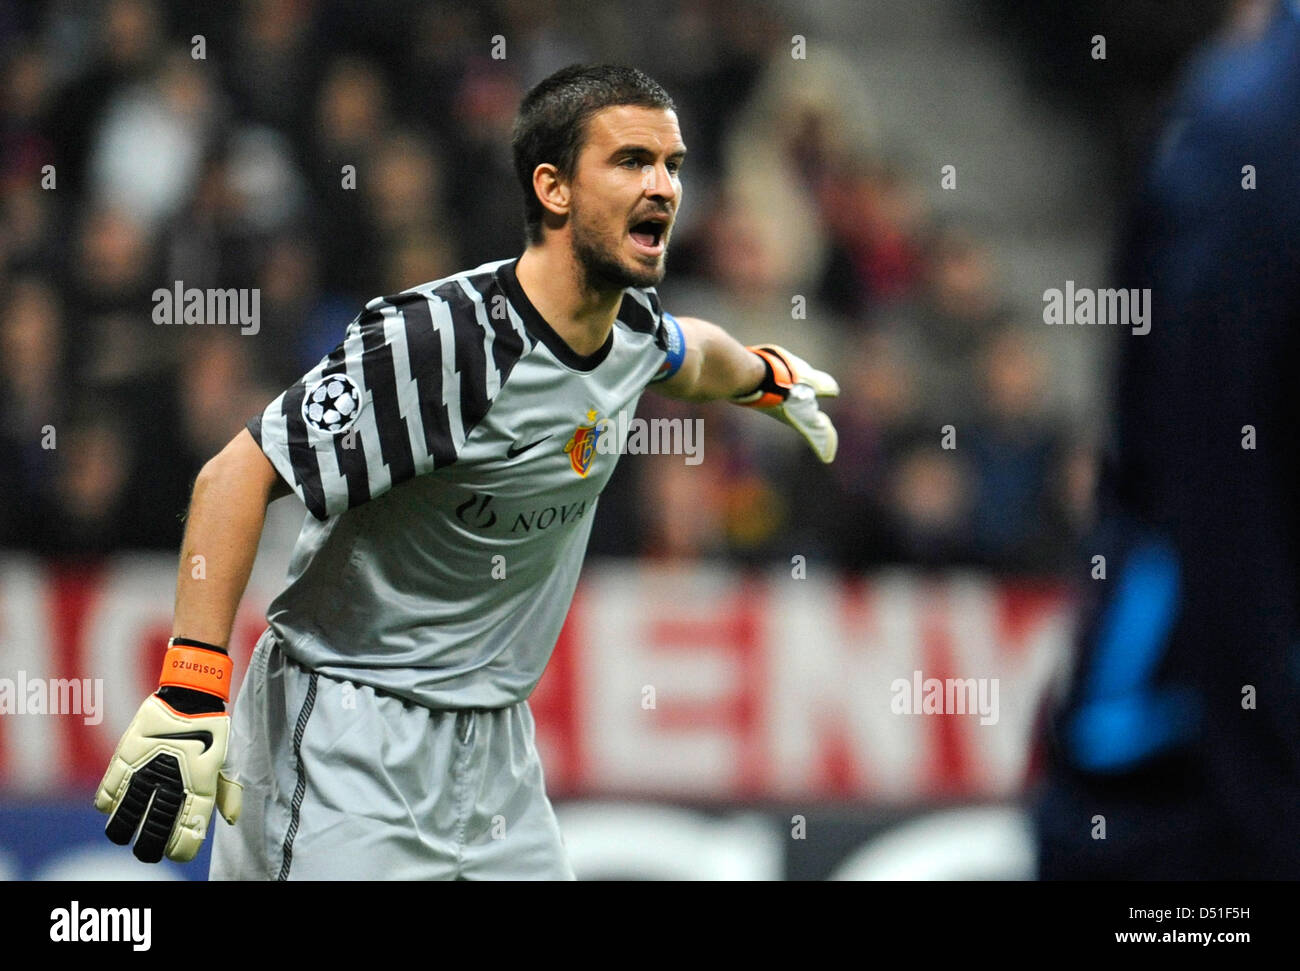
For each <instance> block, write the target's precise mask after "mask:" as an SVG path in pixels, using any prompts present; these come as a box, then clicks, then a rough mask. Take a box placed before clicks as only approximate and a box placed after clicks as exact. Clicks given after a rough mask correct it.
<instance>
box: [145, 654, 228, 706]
mask: <svg viewBox="0 0 1300 971" xmlns="http://www.w3.org/2000/svg"><path fill="white" fill-rule="evenodd" d="M234 671H235V662H234V661H232V660H231V659H230V656H229V655H228V654H219V653H217V652H216V651H205V650H204V649H203V648H201V647H179V646H175V645H173V646H171V647H169V648H167V654H166V655H165V656H164V657H163V668H162V675H161V676H160V677H159V679H158V684H159V685H160V686H162V687H166V686H167V685H174V686H176V687H178V688H192V689H193V690H195V691H206V692H207V693H208V694H210V695H216V696H217V697H218V698H220V699H221V700H222V701H229V700H230V678H231V675H232V674H234Z"/></svg>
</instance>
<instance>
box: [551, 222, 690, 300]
mask: <svg viewBox="0 0 1300 971" xmlns="http://www.w3.org/2000/svg"><path fill="white" fill-rule="evenodd" d="M618 246H619V243H615V244H613V247H611V246H609V245H607V244H606V243H605V240H604V239H603V238H602V237H601V235H600V234H599V233H597V232H592V231H589V230H588V228H587V226H586V225H585V224H584V223H583V221H582V219H581V217H580V216H579V214H578V212H577V210H576V209H575V211H574V213H573V256H574V259H575V260H576V261H577V264H578V270H579V273H580V274H581V277H582V285H583V287H584V288H585V289H587V290H589V291H594V292H600V291H607V290H622V289H624V288H625V287H637V288H644V287H653V286H656V285H657V284H659V283H660V282H661V281H662V280H663V278H664V271H665V267H666V264H667V259H668V249H667V247H665V248H664V254H663V256H661V257H660V258H659V263H658V265H657V266H655V267H646V266H639V267H637V268H633V267H630V266H628V265H627V264H626V263H624V262H623V261H622V260H620V259H619V255H618V252H617V247H618Z"/></svg>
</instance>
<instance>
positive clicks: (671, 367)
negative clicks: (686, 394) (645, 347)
mask: <svg viewBox="0 0 1300 971" xmlns="http://www.w3.org/2000/svg"><path fill="white" fill-rule="evenodd" d="M663 327H664V333H665V335H666V337H667V344H668V346H667V347H666V348H665V357H664V363H663V364H661V365H660V366H659V370H658V371H657V372H656V373H655V376H654V377H653V378H651V379H650V383H651V384H654V383H655V382H656V381H666V380H668V379H669V378H671V377H672V376H673V375H674V374H676V373H677V371H678V369H680V368H681V366H682V361H684V360H686V337H685V336H684V335H683V334H682V325H681V324H679V323H678V322H677V318H676V317H674V316H673V315H672V314H670V313H669V312H668V311H666V310H665V311H664V314H663Z"/></svg>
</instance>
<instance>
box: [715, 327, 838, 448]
mask: <svg viewBox="0 0 1300 971" xmlns="http://www.w3.org/2000/svg"><path fill="white" fill-rule="evenodd" d="M749 349H750V350H751V351H753V352H754V353H755V354H757V355H758V356H759V357H760V358H762V360H763V364H764V366H765V367H766V368H767V373H766V374H765V375H764V377H763V382H762V383H761V384H760V385H759V386H758V387H757V388H755V389H754V390H753V391H751V392H750V393H749V394H745V395H741V396H739V397H736V398H732V399H731V400H732V401H734V402H735V403H736V404H738V405H744V406H745V407H747V408H755V409H757V410H758V411H761V412H762V413H763V414H765V415H771V416H772V417H773V418H775V419H776V420H777V421H782V422H785V423H786V424H787V425H789V426H790V427H791V428H793V429H794V430H795V431H797V432H798V433H799V434H800V435H802V436H803V437H804V440H805V441H806V442H807V443H808V444H809V445H811V446H812V450H813V451H814V452H816V453H817V457H818V458H819V459H821V460H822V461H823V462H827V463H829V462H830V461H831V460H833V459H834V458H835V447H836V445H837V444H839V437H838V436H837V435H836V433H835V426H834V425H832V424H831V420H830V418H829V417H827V416H826V415H825V414H823V413H822V412H821V411H820V410H819V409H818V408H817V399H818V398H833V397H835V396H836V395H838V394H839V393H840V386H839V385H838V384H837V383H836V381H835V379H834V378H833V377H831V376H830V375H829V374H827V373H826V372H825V371H818V370H817V369H816V368H814V367H812V366H811V365H810V364H809V363H808V362H807V361H805V360H804V359H803V358H801V357H798V356H796V355H794V354H791V353H790V352H789V351H787V350H786V349H785V348H784V347H778V346H777V345H775V344H760V345H759V346H757V347H751V348H749Z"/></svg>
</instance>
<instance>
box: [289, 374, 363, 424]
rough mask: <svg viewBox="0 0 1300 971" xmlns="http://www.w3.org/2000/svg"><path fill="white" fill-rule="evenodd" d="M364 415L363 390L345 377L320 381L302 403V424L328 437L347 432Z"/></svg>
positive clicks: (334, 376) (330, 377)
mask: <svg viewBox="0 0 1300 971" xmlns="http://www.w3.org/2000/svg"><path fill="white" fill-rule="evenodd" d="M360 413H361V389H360V388H358V387H357V383H356V382H355V381H353V380H352V379H351V378H350V377H348V376H347V375H346V374H330V375H327V376H325V377H323V378H321V379H320V380H319V381H317V382H316V383H315V384H314V385H313V386H312V388H311V390H309V391H308V392H307V396H306V397H305V398H303V400H302V420H303V421H305V422H306V423H307V424H308V426H309V427H311V428H314V429H316V430H317V431H319V432H324V433H325V434H327V435H337V434H339V433H340V432H345V431H347V430H348V429H349V428H351V427H352V426H353V425H354V424H356V420H357V416H358V415H359V414H360Z"/></svg>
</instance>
